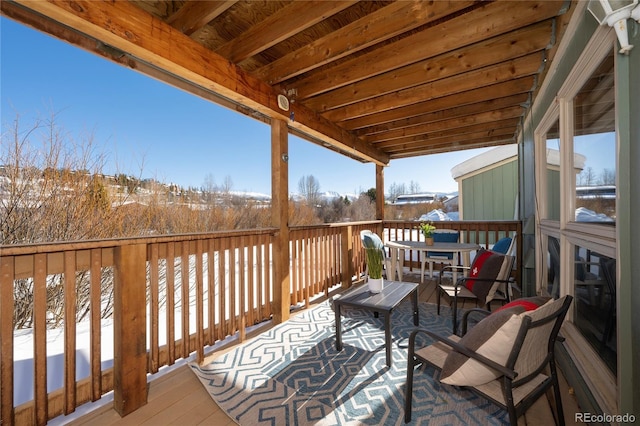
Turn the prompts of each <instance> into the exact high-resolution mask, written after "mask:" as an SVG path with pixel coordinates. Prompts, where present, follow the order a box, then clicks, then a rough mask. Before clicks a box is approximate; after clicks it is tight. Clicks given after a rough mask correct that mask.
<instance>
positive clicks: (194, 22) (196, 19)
mask: <svg viewBox="0 0 640 426" xmlns="http://www.w3.org/2000/svg"><path fill="white" fill-rule="evenodd" d="M236 3H237V0H229V1H209V0H189V1H187V2H186V3H185V4H184V5H183V6H182V7H181V8H180V9H178V10H177V11H176V12H175V13H174V14H172V15H171V16H169V17H168V18H167V24H169V25H171V26H172V27H173V28H175V29H177V30H178V31H181V32H182V33H183V34H186V35H191V34H193V33H195V32H196V31H198V30H199V29H200V28H202V27H204V26H205V25H207V24H208V23H209V22H211V21H213V20H214V19H215V18H217V17H218V16H220V15H221V14H222V13H223V12H224V11H225V10H227V9H229V8H230V7H231V6H233V5H234V4H236Z"/></svg>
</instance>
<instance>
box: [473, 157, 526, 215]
mask: <svg viewBox="0 0 640 426" xmlns="http://www.w3.org/2000/svg"><path fill="white" fill-rule="evenodd" d="M517 193H518V163H517V161H516V160H515V159H514V160H513V161H510V162H508V163H505V164H502V165H500V166H497V167H493V168H491V169H489V170H486V171H484V172H482V173H479V174H476V175H474V176H470V177H467V178H463V179H462V200H463V205H462V209H463V211H462V214H463V217H464V219H465V220H513V218H514V212H515V205H516V204H515V203H516V196H517Z"/></svg>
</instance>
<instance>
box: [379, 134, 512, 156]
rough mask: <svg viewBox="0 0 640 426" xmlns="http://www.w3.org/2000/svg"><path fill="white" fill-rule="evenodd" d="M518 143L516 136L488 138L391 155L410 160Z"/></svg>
mask: <svg viewBox="0 0 640 426" xmlns="http://www.w3.org/2000/svg"><path fill="white" fill-rule="evenodd" d="M513 143H516V139H515V136H511V137H502V138H501V137H486V138H480V139H475V140H467V141H462V142H460V141H458V142H455V143H438V144H434V145H430V146H425V147H424V148H423V149H418V150H415V151H401V152H396V153H393V154H392V155H391V158H392V159H393V160H397V159H400V158H410V157H415V156H417V155H432V154H442V153H445V152H455V151H462V150H467V149H475V148H491V147H495V146H501V145H509V144H513Z"/></svg>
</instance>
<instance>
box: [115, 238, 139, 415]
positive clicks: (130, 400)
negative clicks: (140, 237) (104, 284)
mask: <svg viewBox="0 0 640 426" xmlns="http://www.w3.org/2000/svg"><path fill="white" fill-rule="evenodd" d="M146 260H147V246H146V244H131V245H125V246H120V247H116V249H115V253H114V264H115V276H114V293H115V299H114V337H113V338H114V353H113V355H114V364H113V372H114V378H113V387H114V401H113V405H114V409H115V410H116V411H117V412H118V414H120V415H121V416H123V417H124V416H126V415H127V414H129V413H131V412H133V411H135V410H137V409H138V408H140V407H142V406H143V405H145V404H146V403H147V331H146V330H147V326H146V320H147V311H146V283H147V277H146V274H147V268H146Z"/></svg>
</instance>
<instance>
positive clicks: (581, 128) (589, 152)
mask: <svg viewBox="0 0 640 426" xmlns="http://www.w3.org/2000/svg"><path fill="white" fill-rule="evenodd" d="M613 61H614V57H613V54H611V55H609V56H607V57H605V59H604V60H603V61H602V63H601V64H600V65H599V66H598V67H597V69H596V70H595V71H594V72H593V74H592V75H591V78H589V79H588V80H587V82H586V83H585V84H584V86H583V87H582V88H581V89H580V91H579V92H578V94H577V95H576V97H575V98H574V114H575V117H574V122H575V129H574V139H573V143H574V145H573V150H574V153H575V158H574V161H575V163H574V167H575V168H576V170H578V171H579V173H578V175H577V176H576V188H575V197H576V204H575V205H576V216H575V220H576V221H577V222H600V223H613V222H615V217H616V162H615V153H616V149H615V148H616V146H615V142H616V134H615V93H614V76H613Z"/></svg>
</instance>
